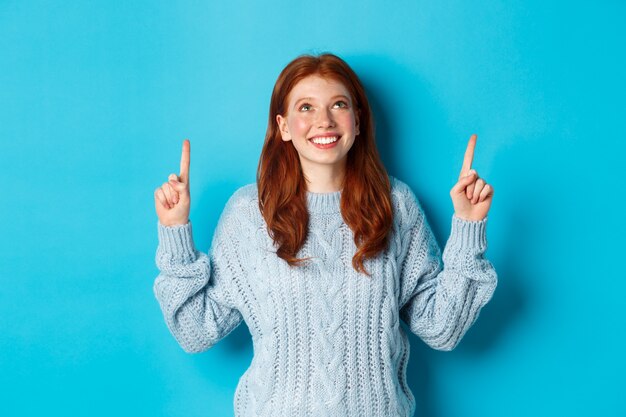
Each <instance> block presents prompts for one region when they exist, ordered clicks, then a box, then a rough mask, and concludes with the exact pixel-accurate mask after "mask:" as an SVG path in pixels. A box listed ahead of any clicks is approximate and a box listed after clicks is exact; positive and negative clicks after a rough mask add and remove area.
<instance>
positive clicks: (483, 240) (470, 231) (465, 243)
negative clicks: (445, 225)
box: [450, 214, 488, 251]
mask: <svg viewBox="0 0 626 417" xmlns="http://www.w3.org/2000/svg"><path fill="white" fill-rule="evenodd" d="M487 219H488V216H487V217H485V218H484V219H482V220H465V219H462V218H460V217H457V215H456V214H453V215H452V230H451V232H450V243H451V244H452V245H454V246H456V247H458V248H460V249H466V248H476V249H478V250H479V251H484V250H485V249H486V248H487Z"/></svg>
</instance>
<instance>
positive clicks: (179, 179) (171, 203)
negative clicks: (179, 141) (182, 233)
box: [154, 139, 191, 226]
mask: <svg viewBox="0 0 626 417" xmlns="http://www.w3.org/2000/svg"><path fill="white" fill-rule="evenodd" d="M190 146H191V145H190V143H189V139H185V140H184V141H183V154H182V156H181V158H180V174H179V175H178V176H177V175H176V174H170V176H169V177H168V181H167V182H164V183H163V185H161V186H160V187H159V188H157V189H156V190H155V191H154V204H155V206H156V212H157V216H158V217H159V223H161V224H162V225H163V226H176V225H184V224H187V222H188V221H189V207H190V205H191V197H190V195H189V156H190V151H189V148H190Z"/></svg>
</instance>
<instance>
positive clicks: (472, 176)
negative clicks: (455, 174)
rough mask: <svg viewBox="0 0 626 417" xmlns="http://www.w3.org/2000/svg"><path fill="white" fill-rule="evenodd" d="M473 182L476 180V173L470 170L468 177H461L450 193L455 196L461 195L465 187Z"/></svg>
mask: <svg viewBox="0 0 626 417" xmlns="http://www.w3.org/2000/svg"><path fill="white" fill-rule="evenodd" d="M475 180H476V171H474V170H472V171H470V172H469V174H468V175H465V176H464V177H461V179H460V180H459V181H458V182H457V183H456V185H455V186H454V188H452V191H453V192H454V193H455V194H461V193H462V192H464V191H465V189H466V188H467V186H468V185H470V184H471V183H472V182H474V181H475Z"/></svg>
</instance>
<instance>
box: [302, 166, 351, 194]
mask: <svg viewBox="0 0 626 417" xmlns="http://www.w3.org/2000/svg"><path fill="white" fill-rule="evenodd" d="M302 171H303V173H304V179H305V181H306V186H307V191H309V192H312V193H333V192H336V191H341V189H342V188H343V178H344V176H345V161H344V164H342V165H340V166H336V165H324V166H320V165H317V166H313V167H305V166H304V165H303V166H302Z"/></svg>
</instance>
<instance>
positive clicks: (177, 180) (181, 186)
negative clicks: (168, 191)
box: [167, 174, 187, 193]
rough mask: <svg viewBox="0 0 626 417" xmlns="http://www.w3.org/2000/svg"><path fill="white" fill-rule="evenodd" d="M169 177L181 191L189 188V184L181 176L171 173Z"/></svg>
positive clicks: (173, 185)
mask: <svg viewBox="0 0 626 417" xmlns="http://www.w3.org/2000/svg"><path fill="white" fill-rule="evenodd" d="M167 179H168V180H169V183H170V185H171V186H172V187H174V189H175V190H176V191H178V192H179V193H180V192H184V191H186V190H187V184H185V183H184V182H181V181H180V178H179V177H178V176H177V175H176V174H170V176H169V177H167Z"/></svg>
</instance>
